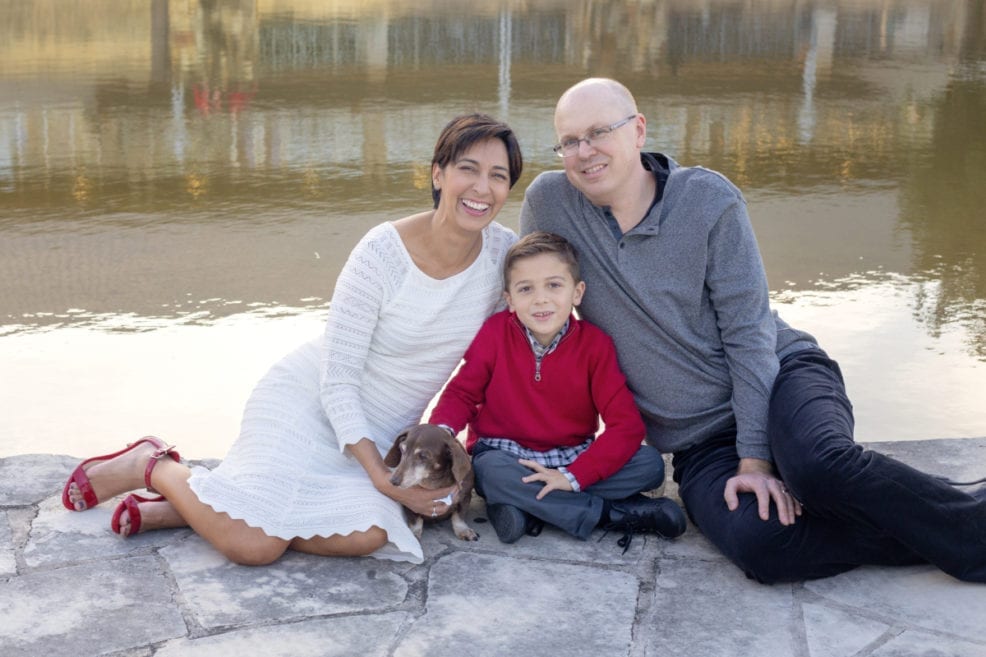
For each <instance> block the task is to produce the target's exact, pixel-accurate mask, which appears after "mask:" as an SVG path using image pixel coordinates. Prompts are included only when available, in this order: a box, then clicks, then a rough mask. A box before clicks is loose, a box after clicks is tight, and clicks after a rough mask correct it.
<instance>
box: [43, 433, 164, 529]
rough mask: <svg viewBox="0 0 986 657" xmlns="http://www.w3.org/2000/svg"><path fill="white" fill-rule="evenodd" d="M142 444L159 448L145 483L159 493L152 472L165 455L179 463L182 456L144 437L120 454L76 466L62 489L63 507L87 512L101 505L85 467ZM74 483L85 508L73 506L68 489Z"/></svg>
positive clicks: (157, 441)
mask: <svg viewBox="0 0 986 657" xmlns="http://www.w3.org/2000/svg"><path fill="white" fill-rule="evenodd" d="M141 443H150V444H152V445H154V447H156V448H157V449H156V450H155V451H154V453H153V454H151V458H150V459H149V460H148V461H147V467H146V468H144V483H145V484H147V490H148V491H150V492H152V493H156V492H157V491H156V490H154V489H153V488H152V487H151V471H152V470H153V469H154V466H155V465H157V462H158V461H159V460H160V459H161V458H162V457H164V456H165V455H167V456H170V457H171V458H172V459H174V460H175V461H178V462H180V461H181V456H179V454H178V452H176V451H175V448H174V447H173V446H171V445H166V444H165V443H164V442H163V441H162V440H161V439H160V438H157V437H155V436H144V437H143V438H141V439H140V440H138V441H136V442H134V443H131V444H129V445H127V446H126V447H124V448H123V449H121V450H120V451H119V452H113V453H112V454H105V455H103V456H93V457H92V458H88V459H86V460H85V461H83V462H82V463H80V464H79V465H78V466H76V468H75V470H73V471H72V474H71V475H69V478H68V481H67V482H65V487H64V488H62V505H63V506H64V507H65V508H66V509H68V510H69V511H86V510H87V509H91V508H92V507H94V506H96V505H97V504H99V502H100V501H99V499H98V498H97V497H96V493H95V491H93V489H92V484H91V483H90V482H89V477H88V475H86V470H85V466H86V465H87V464H88V463H92V462H94V461H109V460H110V459H112V458H116V457H117V456H120V455H121V454H126V453H127V452H129V451H130V450H132V449H134V448H135V447H137V446H138V445H140V444H141ZM73 481H74V482H75V485H76V486H78V487H79V490H80V491H81V492H82V502H83V507H82V508H81V509H76V508H75V506H73V505H72V500H70V499H69V495H68V489H69V486H70V485H71V483H72V482H73Z"/></svg>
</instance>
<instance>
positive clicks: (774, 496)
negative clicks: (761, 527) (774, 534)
mask: <svg viewBox="0 0 986 657" xmlns="http://www.w3.org/2000/svg"><path fill="white" fill-rule="evenodd" d="M739 493H753V494H755V495H756V496H757V509H758V511H759V512H760V519H761V520H767V519H768V518H769V517H770V501H771V500H773V501H774V504H776V505H777V519H778V520H780V523H781V524H782V525H793V524H794V521H795V520H796V519H797V516H800V515H801V503H800V502H798V500H796V499H794V496H793V495H791V493H790V492H789V491H788V489H787V486H785V485H784V482H783V481H781V480H780V479H778V478H777V477H776V475H774V468H773V466H771V464H770V462H769V461H764V460H761V459H740V464H739V467H738V468H737V469H736V474H735V475H734V476H732V477H730V478H729V479H728V480H726V490H725V491H724V492H723V495H722V496H723V497H724V498H725V500H726V506H727V507H728V508H729V510H730V511H735V510H736V509H737V508H738V507H739Z"/></svg>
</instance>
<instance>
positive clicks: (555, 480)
mask: <svg viewBox="0 0 986 657" xmlns="http://www.w3.org/2000/svg"><path fill="white" fill-rule="evenodd" d="M518 463H520V464H521V465H522V466H524V467H525V468H530V469H531V470H534V474H529V475H527V476H526V477H524V478H523V479H521V481H523V482H524V483H525V484H529V483H531V482H532V481H543V482H544V486H543V487H542V488H541V490H540V491H538V494H537V499H541V498H542V497H544V496H545V495H547V494H548V493H550V492H551V491H553V490H567V491H570V490H572V484H571V483H570V482H569V481H568V477H566V476H565V475H563V474H562V473H561V472H558V470H556V469H554V468H546V467H544V466H543V465H541V464H540V463H538V462H537V461H528V460H527V459H519V460H518Z"/></svg>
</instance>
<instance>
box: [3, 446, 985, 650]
mask: <svg viewBox="0 0 986 657" xmlns="http://www.w3.org/2000/svg"><path fill="white" fill-rule="evenodd" d="M870 446H871V447H873V448H876V449H879V450H880V451H883V452H885V453H888V454H892V455H893V456H895V457H896V458H899V459H901V460H902V461H905V462H907V463H910V464H911V465H914V466H916V467H919V468H921V469H923V470H926V471H929V472H932V473H935V474H940V475H945V476H948V477H950V478H952V479H955V480H971V479H978V478H979V477H982V476H986V439H978V438H977V439H972V438H970V439H960V440H928V441H920V442H901V443H880V444H871V445H870ZM78 461H79V458H78V457H68V456H44V455H25V456H13V457H8V458H4V459H0V655H4V656H5V657H6V656H8V655H9V656H15V655H45V656H46V657H58V656H60V655H65V656H66V657H68V656H72V657H79V656H84V655H116V656H118V657H123V656H128V657H136V656H138V655H141V656H143V655H147V656H150V655H156V656H165V655H167V656H169V657H171V656H174V655H182V656H185V655H192V656H200V655H203V656H204V655H229V654H240V655H265V656H278V655H283V656H285V657H300V656H306V655H313V656H315V655H318V656H324V655H331V656H333V657H336V656H348V655H353V656H359V657H365V656H368V655H380V656H388V657H389V656H394V657H413V656H427V657H446V656H448V657H452V656H454V657H460V656H461V655H463V654H466V655H476V656H483V655H489V656H491V657H493V656H496V657H500V656H505V655H514V654H524V655H538V656H540V655H544V656H555V655H566V656H568V657H611V656H612V657H616V656H620V657H650V656H653V657H664V656H666V655H695V656H696V657H715V656H718V655H722V656H723V657H726V656H729V657H734V656H737V655H757V656H759V657H774V656H776V657H782V656H783V657H840V656H848V655H853V656H856V657H868V656H874V657H876V656H885V655H895V656H910V655H914V656H917V655H925V656H927V655H949V656H951V655H955V656H959V655H961V656H962V657H986V623H984V622H983V619H986V586H979V585H971V584H965V583H962V582H958V581H956V580H954V579H952V578H951V577H949V576H947V575H944V574H942V573H941V572H940V571H938V570H937V569H935V568H932V567H930V566H918V567H910V568H896V569H888V568H873V567H865V568H859V569H857V570H855V571H852V572H850V573H846V574H844V575H840V576H838V577H832V578H829V579H825V580H818V581H814V582H806V583H803V584H793V585H791V584H787V585H778V586H763V585H760V584H756V583H755V582H752V581H749V580H747V579H746V578H745V577H744V576H743V575H742V573H741V572H740V571H739V570H738V569H736V568H735V567H734V566H732V565H731V564H729V563H728V562H726V561H725V560H724V559H723V558H722V557H721V556H720V555H719V554H718V552H717V551H716V550H714V549H713V548H712V547H711V546H710V545H709V544H708V543H707V542H706V541H705V539H704V538H703V537H702V535H701V534H700V533H699V532H698V531H697V530H695V528H694V527H690V528H689V530H688V532H686V533H685V535H684V536H682V537H681V538H680V539H678V540H675V541H664V540H661V539H657V538H654V537H643V536H642V537H637V538H635V539H634V541H633V543H632V544H631V547H630V549H629V550H628V551H627V553H626V554H622V553H621V549H620V548H619V547H617V545H616V540H617V538H618V537H617V536H614V535H609V536H603V535H602V534H601V533H597V534H596V535H594V536H593V537H592V538H591V539H590V540H589V541H587V542H584V543H583V542H579V541H576V540H573V539H570V538H568V537H566V536H564V535H562V534H561V533H559V532H556V531H553V530H551V529H546V530H545V531H544V533H543V534H542V535H541V536H539V537H537V538H530V537H524V538H523V539H521V540H520V541H519V542H517V543H516V544H513V545H502V544H500V543H499V542H498V541H497V540H496V536H495V535H494V533H493V531H492V529H491V528H490V526H489V525H488V524H482V523H481V522H480V520H479V519H482V518H483V517H484V515H485V510H484V506H483V503H482V500H480V499H476V500H474V502H473V506H472V508H471V510H470V514H469V515H470V520H471V523H472V525H473V527H475V528H476V529H477V531H479V533H480V535H481V538H480V540H479V541H477V542H475V543H466V542H462V541H458V540H456V539H455V537H454V536H453V535H452V532H451V530H450V528H449V527H448V526H447V524H442V525H438V526H435V527H429V528H426V530H425V537H424V540H423V545H424V551H425V556H426V561H425V563H423V564H421V565H418V566H412V565H409V564H401V563H393V562H386V561H378V560H375V559H326V558H319V557H311V556H308V555H301V554H295V553H290V554H288V555H287V556H286V557H285V558H283V559H282V560H280V561H279V562H277V563H276V564H274V565H272V566H269V567H265V568H246V567H241V566H235V565H233V564H230V563H229V562H227V561H226V560H225V559H224V558H222V557H221V556H220V555H219V554H218V553H216V552H215V551H214V550H212V548H211V547H210V546H209V545H208V544H206V543H205V542H204V541H202V540H201V539H199V538H198V537H197V536H196V535H195V534H194V533H192V532H191V531H189V530H169V531H158V532H149V533H147V534H142V535H139V536H136V537H134V538H132V539H129V540H123V539H120V538H119V537H117V536H115V535H114V534H113V533H112V532H110V529H109V520H110V513H111V511H112V509H113V506H114V504H112V503H105V504H103V505H101V506H100V507H98V508H97V509H92V510H90V511H87V512H85V513H69V512H67V511H65V510H64V509H63V508H62V506H61V499H60V494H61V487H62V485H63V483H64V481H65V479H66V477H67V476H68V473H69V472H70V471H71V469H72V468H73V467H74V466H75V464H76V463H78ZM207 465H208V464H207ZM666 494H668V495H670V496H675V495H676V490H675V487H674V484H673V483H671V482H670V481H669V482H668V485H667V487H666Z"/></svg>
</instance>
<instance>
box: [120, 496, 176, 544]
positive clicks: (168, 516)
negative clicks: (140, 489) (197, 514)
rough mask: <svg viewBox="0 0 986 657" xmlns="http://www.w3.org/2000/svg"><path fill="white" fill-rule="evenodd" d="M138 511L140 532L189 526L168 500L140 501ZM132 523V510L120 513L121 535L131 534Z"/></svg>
mask: <svg viewBox="0 0 986 657" xmlns="http://www.w3.org/2000/svg"><path fill="white" fill-rule="evenodd" d="M137 511H138V512H139V513H140V523H139V524H140V531H138V532H137V533H138V534H143V533H144V532H146V531H150V530H152V529H174V528H177V527H187V526H188V523H186V522H185V520H184V518H182V517H181V516H180V515H179V514H178V511H177V510H176V509H175V507H173V506H172V505H171V502H169V501H168V500H160V501H153V502H139V503H138V504H137ZM130 525H131V522H130V512H129V511H127V510H126V509H124V510H123V511H122V512H121V513H120V536H123V537H126V536H129V535H130Z"/></svg>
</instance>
